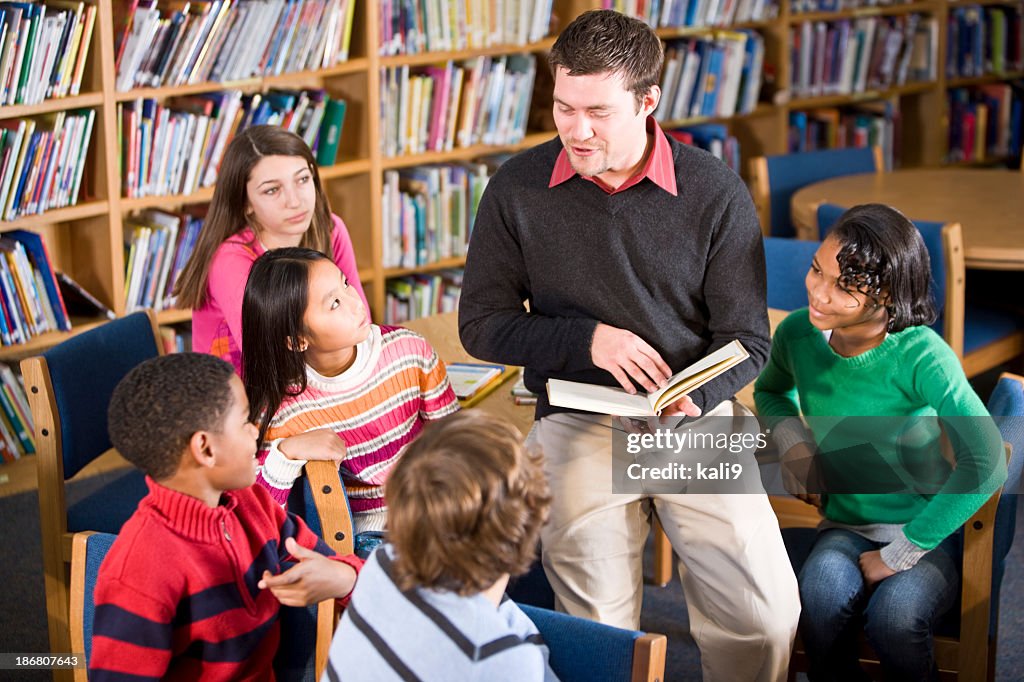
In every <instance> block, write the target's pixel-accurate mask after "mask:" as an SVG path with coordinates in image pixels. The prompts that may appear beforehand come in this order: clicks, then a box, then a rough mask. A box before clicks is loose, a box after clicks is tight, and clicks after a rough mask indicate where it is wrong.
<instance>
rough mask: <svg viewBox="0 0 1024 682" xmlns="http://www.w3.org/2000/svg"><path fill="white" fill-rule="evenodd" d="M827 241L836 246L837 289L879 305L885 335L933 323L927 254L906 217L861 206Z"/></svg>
mask: <svg viewBox="0 0 1024 682" xmlns="http://www.w3.org/2000/svg"><path fill="white" fill-rule="evenodd" d="M828 236H830V237H835V238H836V239H837V240H839V253H838V255H837V256H836V260H838V262H839V284H840V285H841V286H843V287H844V288H846V289H849V290H850V291H857V292H859V293H861V294H864V295H865V296H867V297H868V298H869V299H871V300H872V301H873V302H874V303H876V304H878V305H884V306H885V309H886V312H887V313H888V314H889V331H890V332H898V331H902V330H904V329H906V328H907V327H912V326H915V325H922V324H923V325H930V324H932V323H933V322H935V320H936V318H937V317H938V310H937V308H936V305H935V299H934V297H933V295H932V291H931V285H932V278H931V261H930V259H929V257H928V249H927V247H925V244H924V240H922V239H921V233H920V232H918V230H917V228H916V227H914V224H913V223H912V222H910V220H908V219H907V218H906V216H904V215H903V214H902V213H900V212H899V211H897V210H896V209H894V208H892V207H889V206H885V205H883V204H861V205H859V206H854V207H853V208H851V209H850V210H848V211H847V212H846V213H844V214H843V215H842V216H841V217H840V218H839V222H837V223H836V224H835V226H834V227H833V228H832V229H831V230H830V231H829V233H828Z"/></svg>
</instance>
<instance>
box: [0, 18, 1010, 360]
mask: <svg viewBox="0 0 1024 682" xmlns="http://www.w3.org/2000/svg"><path fill="white" fill-rule="evenodd" d="M87 2H90V3H93V4H95V5H96V6H97V8H98V14H97V19H96V26H95V29H94V34H93V39H92V42H91V45H90V50H89V55H88V61H87V63H86V74H85V78H84V80H83V84H82V94H80V95H78V96H76V97H68V98H65V99H58V100H50V101H45V102H43V103H41V104H37V105H32V106H11V107H2V108H0V119H11V118H15V117H20V116H36V115H43V114H50V113H53V112H56V111H70V110H74V109H81V108H92V109H95V111H96V114H97V116H96V121H95V128H94V130H93V140H92V146H91V149H90V151H89V156H88V158H87V164H88V165H87V169H86V174H87V177H86V180H85V181H84V182H83V184H85V185H86V188H85V191H84V193H83V197H82V200H81V201H80V202H79V203H78V204H77V205H76V206H72V207H68V208H63V209H58V210H54V211H50V212H47V213H44V214H42V215H37V216H26V217H23V218H20V219H18V220H16V221H13V222H10V223H4V224H3V225H2V227H0V229H2V230H8V229H22V228H24V229H30V230H35V231H38V232H40V233H41V234H43V235H44V238H45V239H46V241H47V245H48V248H49V251H50V254H51V257H52V259H53V261H54V266H55V268H56V269H60V270H64V271H66V272H68V273H69V274H70V275H71V276H72V277H74V278H75V279H76V280H77V281H79V282H80V283H81V284H82V285H83V286H85V287H86V288H87V289H88V290H89V291H90V292H92V293H93V294H94V295H96V296H97V297H98V298H100V300H102V301H103V302H104V303H105V304H106V305H108V306H109V307H110V308H112V309H113V310H114V311H115V312H117V313H118V314H119V315H123V314H124V313H125V312H126V311H125V301H124V298H125V287H126V283H125V272H124V268H125V254H124V238H125V228H124V220H125V218H126V217H127V216H128V215H129V214H131V213H134V212H136V211H139V210H143V209H147V208H163V209H177V208H179V207H182V206H188V205H192V204H205V203H208V202H209V201H210V199H211V198H212V196H213V188H212V187H205V188H202V189H200V190H198V191H196V192H194V193H191V194H187V195H175V196H146V197H142V198H131V199H128V198H124V197H122V195H121V178H120V172H119V167H120V159H119V150H118V129H117V115H116V111H117V106H118V105H119V104H120V103H125V102H130V101H133V100H136V99H140V98H153V99H156V100H159V101H163V100H166V99H168V98H170V97H174V96H179V95H190V94H201V93H210V92H216V91H221V90H229V89H237V90H241V91H243V92H247V93H252V92H261V91H265V90H267V89H269V88H273V87H289V88H302V87H318V88H323V89H325V90H326V91H327V93H328V95H330V96H333V97H341V98H344V99H345V100H346V101H347V103H348V111H347V114H346V119H345V124H344V129H343V133H342V140H341V144H340V147H339V153H338V161H337V163H335V164H334V165H331V166H326V167H323V168H321V169H320V173H321V177H322V179H323V181H324V187H325V191H326V192H327V194H328V197H329V198H330V200H331V203H332V208H333V210H334V211H335V212H336V213H337V214H338V215H340V216H342V218H343V219H344V220H345V223H346V224H347V226H348V228H349V232H350V234H351V236H352V239H353V243H354V246H355V251H356V256H357V260H358V263H359V266H360V270H359V273H360V277H361V279H362V281H363V285H364V288H365V290H366V293H367V297H368V299H369V301H370V305H371V308H372V310H373V315H374V318H375V319H382V312H383V310H384V307H385V297H386V288H387V281H388V280H389V279H391V278H394V277H400V276H405V275H415V274H427V273H434V272H437V271H439V270H443V269H446V268H450V267H459V266H461V265H462V264H463V262H464V259H462V258H451V259H446V260H443V261H441V262H438V263H430V264H426V265H423V266H419V267H412V268H385V267H384V266H383V262H382V257H383V256H382V254H383V242H384V235H383V234H382V207H381V200H380V197H381V196H382V191H383V175H384V173H385V172H386V171H390V170H396V169H407V168H411V167H414V166H420V165H425V164H435V163H446V162H458V161H466V160H471V159H474V158H477V157H479V156H482V155H487V154H492V153H499V152H516V151H519V150H522V149H525V148H527V147H530V146H533V145H535V144H538V143H540V142H543V141H545V140H547V139H550V138H551V137H552V136H553V135H554V133H553V132H552V131H550V130H533V129H529V130H527V134H526V136H525V138H524V139H523V140H522V141H521V142H519V143H517V144H508V145H473V146H470V147H465V148H455V149H452V150H450V151H442V152H428V153H423V154H412V155H406V156H399V157H396V158H389V157H386V156H385V155H384V153H383V152H382V151H381V149H380V145H379V144H378V141H379V139H380V136H381V132H382V131H381V114H382V113H383V112H382V111H381V108H382V105H381V102H380V99H379V93H380V84H381V83H380V79H381V72H382V70H384V69H387V68H394V67H402V66H409V67H421V66H427V65H432V64H442V63H444V62H446V61H449V60H451V61H454V62H460V61H463V60H469V59H473V58H476V57H480V56H492V57H494V56H501V55H511V54H520V53H530V54H534V55H537V57H538V64H537V69H538V71H541V70H543V69H546V64H545V63H544V60H543V55H544V53H545V52H546V51H547V50H548V49H549V48H550V47H551V45H552V44H553V42H554V33H557V31H558V30H559V28H560V27H561V26H564V25H565V24H566V23H568V21H570V20H571V19H572V18H574V17H575V16H577V15H578V14H580V13H581V12H583V11H585V10H588V9H594V8H599V7H601V6H602V2H601V0H555V2H554V9H553V17H554V18H555V20H553V21H552V31H553V32H554V33H553V34H552V35H548V36H547V37H544V38H543V39H541V40H538V41H534V42H531V43H529V44H526V45H495V46H489V47H474V48H471V49H465V50H446V51H435V52H428V53H425V54H413V55H401V56H381V55H380V54H379V49H378V45H377V40H378V36H379V35H380V34H381V31H380V26H379V4H378V3H377V2H375V1H374V0H357V4H356V7H355V15H354V23H353V29H352V40H351V49H350V54H349V59H348V60H347V61H345V62H343V63H340V64H338V65H336V66H332V67H331V68H327V69H321V70H314V71H302V72H299V73H290V74H283V75H274V76H265V77H259V78H249V79H244V80H236V81H229V82H203V83H195V84H188V85H181V86H177V87H146V88H136V89H133V90H130V91H128V92H116V91H115V83H116V73H115V66H114V61H115V57H114V54H113V52H114V50H113V46H114V43H115V26H119V25H121V23H122V21H123V17H119V16H115V14H114V13H115V9H114V5H113V4H112V2H111V0H87ZM962 4H963V3H961V2H952V1H946V0H924V1H915V2H908V3H903V4H893V5H883V6H876V7H864V8H856V9H847V10H842V11H839V12H803V13H794V12H792V11H791V4H790V2H789V0H780V4H779V6H778V12H777V13H776V14H775V16H773V17H772V18H769V19H766V20H758V21H749V22H743V23H737V24H734V25H732V26H725V27H718V26H715V27H662V28H658V29H657V32H658V35H659V36H660V37H661V38H662V39H663V40H673V39H678V38H685V37H692V36H700V35H707V34H710V33H713V32H714V31H716V30H720V29H723V28H725V29H741V28H742V29H752V30H756V31H758V32H759V33H760V34H761V35H763V36H764V40H765V59H764V63H765V68H766V73H770V75H771V79H770V82H766V85H765V87H764V88H763V89H762V97H761V102H760V103H759V104H758V105H757V107H756V108H755V109H754V111H752V112H750V113H746V114H742V115H737V116H732V117H724V118H723V117H701V118H687V119H683V120H679V121H671V122H666V123H665V124H664V126H665V127H666V128H669V127H679V126H683V125H691V124H696V123H703V122H716V123H724V124H725V125H726V126H727V128H728V130H729V132H730V134H732V135H735V136H736V137H737V138H738V140H739V142H740V144H741V149H742V154H743V157H744V161H746V159H749V158H750V157H752V156H756V155H760V154H782V153H785V152H786V144H787V129H788V119H789V113H790V112H792V111H800V110H808V109H813V108H816V107H840V106H844V105H852V104H858V103H862V102H866V101H884V100H898V101H899V104H900V110H901V116H902V117H903V120H904V125H903V129H902V135H901V140H900V144H901V149H900V155H901V157H902V159H903V163H904V165H905V166H920V165H925V166H934V165H939V164H940V163H941V162H942V160H943V159H944V158H945V155H946V144H947V139H948V122H947V117H948V112H947V95H946V93H947V90H948V89H949V88H951V87H957V86H964V85H975V84H982V83H992V82H1000V81H1004V80H1008V79H1012V78H1015V77H1021V76H1022V75H1024V74H1021V73H1006V74H1000V75H987V76H983V77H979V78H969V79H947V78H946V76H945V59H944V55H945V51H946V22H947V17H948V12H949V11H950V10H951V9H952V8H954V7H957V6H960V5H962ZM983 4H989V3H988V2H984V3H983ZM116 11H120V10H116ZM911 13H923V14H927V15H930V16H934V17H935V19H936V20H937V22H938V27H939V34H938V64H937V71H938V76H937V78H936V79H935V80H933V81H930V82H927V83H910V84H907V85H904V86H900V87H894V88H889V89H884V90H875V89H872V90H868V91H867V92H863V93H857V94H851V95H836V96H831V95H830V96H824V97H804V98H795V97H793V96H792V74H791V71H792V69H791V64H790V52H791V48H792V45H791V44H790V41H791V37H790V32H791V30H792V28H793V27H794V26H796V25H798V24H799V23H801V22H805V21H835V20H839V19H856V18H861V17H865V16H899V15H907V14H911ZM542 87H546V86H542ZM744 166H745V164H744ZM160 319H161V320H162V321H167V322H168V323H170V322H181V321H183V320H187V319H188V313H187V311H184V312H183V311H165V312H163V313H161V317H160ZM91 324H94V323H88V324H86V325H85V326H83V327H82V329H85V328H89V327H90V325H91ZM78 330H79V328H78V327H76V331H78ZM64 338H67V334H66V333H59V334H58V333H54V334H48V335H43V336H40V337H39V338H37V339H34V340H33V341H32V343H31V344H26V345H25V346H24V347H11V348H6V349H0V354H2V355H4V356H5V357H16V356H21V355H25V354H28V353H32V352H39V351H40V350H43V349H45V348H46V347H48V346H50V345H53V344H54V343H58V342H59V341H61V340H62V339H64Z"/></svg>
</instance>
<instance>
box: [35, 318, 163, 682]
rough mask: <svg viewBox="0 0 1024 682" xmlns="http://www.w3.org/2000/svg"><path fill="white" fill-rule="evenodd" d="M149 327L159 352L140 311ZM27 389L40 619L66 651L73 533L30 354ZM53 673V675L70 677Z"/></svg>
mask: <svg viewBox="0 0 1024 682" xmlns="http://www.w3.org/2000/svg"><path fill="white" fill-rule="evenodd" d="M146 314H147V315H148V316H149V321H150V324H151V326H152V327H153V338H154V341H155V342H156V347H157V352H158V353H159V354H162V353H163V341H162V340H161V338H160V331H159V326H158V324H157V320H156V314H155V313H153V311H152V310H146ZM21 371H22V375H23V376H24V378H25V386H26V388H27V389H28V391H27V392H28V401H29V407H30V409H31V411H32V418H33V420H34V422H35V437H36V467H37V475H38V480H39V485H38V490H39V526H40V532H41V536H42V550H43V583H44V587H45V592H46V618H47V627H48V629H49V635H50V651H51V652H53V653H67V652H68V651H73V649H71V648H70V645H71V642H70V634H69V627H70V624H69V621H68V618H69V600H68V595H69V591H70V580H71V578H70V564H71V554H72V538H73V534H72V533H69V532H68V525H67V500H66V497H65V480H64V459H63V456H62V452H63V443H62V436H61V423H60V417H59V415H58V414H57V402H56V399H55V397H54V391H53V384H52V383H51V381H50V372H49V369H48V367H47V364H46V358H44V357H42V356H35V357H30V358H26V359H24V360H22V361H21ZM67 672H70V671H63V670H57V671H54V679H70V675H65V673H67Z"/></svg>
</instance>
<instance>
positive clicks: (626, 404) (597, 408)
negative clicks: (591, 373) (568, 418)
mask: <svg viewBox="0 0 1024 682" xmlns="http://www.w3.org/2000/svg"><path fill="white" fill-rule="evenodd" d="M548 402H549V403H551V404H552V405H554V406H556V407H570V408H573V409H577V410H586V411H588V412H597V413H598V414H614V415H617V416H620V417H651V416H654V412H652V411H651V404H650V403H649V402H647V396H646V395H644V394H643V393H638V394H636V395H630V394H628V393H626V392H625V391H623V390H622V389H621V388H614V387H612V386H597V385H595V384H584V383H580V382H578V381H565V380H564V379H548Z"/></svg>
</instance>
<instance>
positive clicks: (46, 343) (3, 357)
mask: <svg viewBox="0 0 1024 682" xmlns="http://www.w3.org/2000/svg"><path fill="white" fill-rule="evenodd" d="M109 321H110V320H107V319H95V320H92V321H89V322H81V323H77V324H75V325H74V326H73V327H72V328H71V331H69V332H43V333H42V334H39V335H38V336H33V337H32V338H31V339H29V340H28V341H26V342H25V343H19V344H15V345H12V346H0V362H15V361H18V360H20V359H22V358H27V357H29V356H31V355H38V354H39V353H42V352H43V351H45V350H47V349H49V348H53V347H54V346H56V345H57V344H58V343H61V342H62V341H67V340H68V339H70V338H71V337H73V336H77V335H78V334H81V333H82V332H86V331H89V330H90V329H95V328H96V327H99V326H100V325H102V324H106V323H107V322H109Z"/></svg>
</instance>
